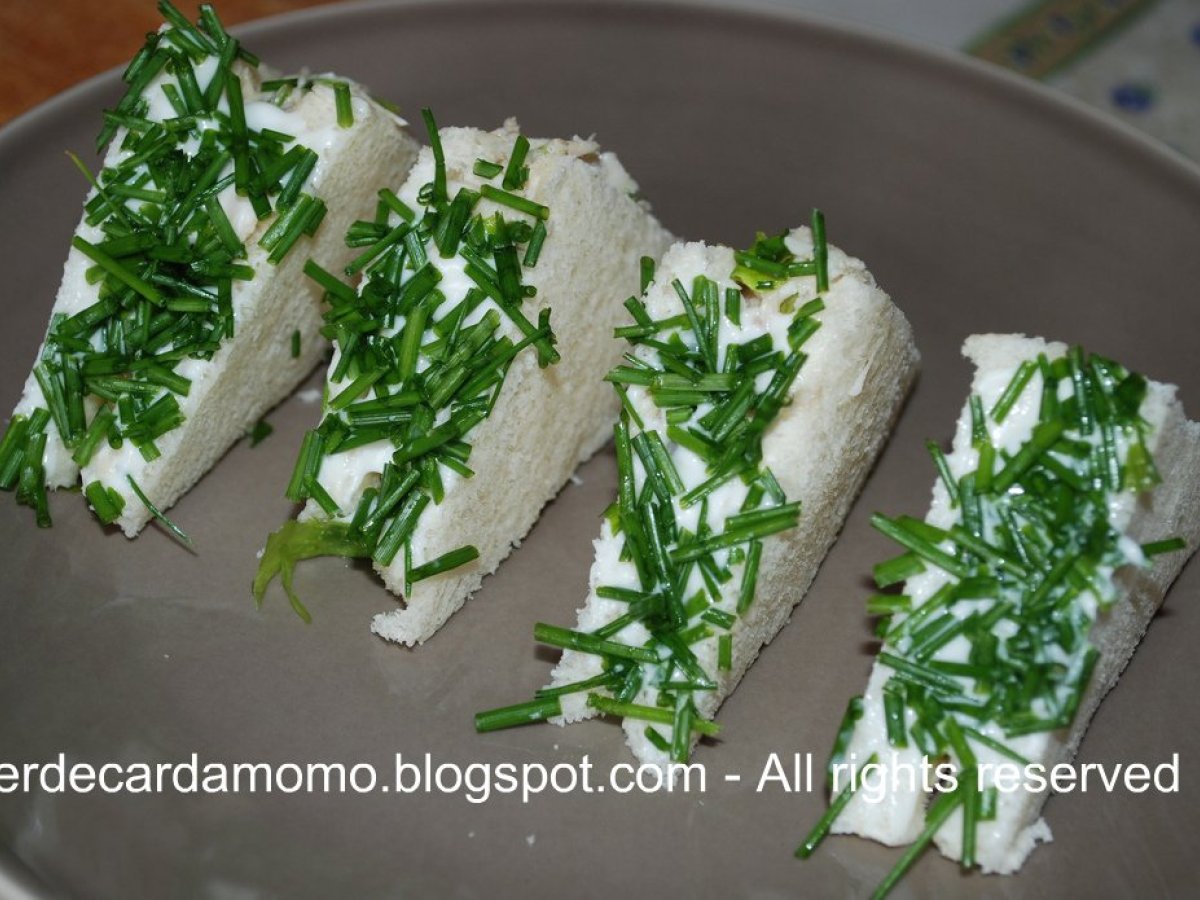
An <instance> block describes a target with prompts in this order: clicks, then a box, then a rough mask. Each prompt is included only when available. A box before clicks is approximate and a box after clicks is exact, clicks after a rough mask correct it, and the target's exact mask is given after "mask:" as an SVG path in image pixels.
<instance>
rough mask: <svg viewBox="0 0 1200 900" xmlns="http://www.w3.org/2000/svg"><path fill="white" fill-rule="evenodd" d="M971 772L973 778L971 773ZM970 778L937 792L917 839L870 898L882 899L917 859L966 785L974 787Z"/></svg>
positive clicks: (955, 806)
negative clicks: (956, 786) (947, 791)
mask: <svg viewBox="0 0 1200 900" xmlns="http://www.w3.org/2000/svg"><path fill="white" fill-rule="evenodd" d="M971 774H972V778H973V773H971ZM970 780H971V779H969V778H965V777H964V779H963V780H962V781H960V783H959V787H958V789H957V790H955V791H953V792H950V793H945V794H939V795H938V797H937V799H936V800H934V801H933V803H932V805H931V806H930V807H929V811H928V812H927V813H926V814H925V827H924V828H923V829H922V831H921V833H920V835H918V836H917V839H916V840H915V841H914V842H913V843H912V844H911V845H910V846H909V848H908V849H907V850H906V851H905V852H904V854H903V855H902V856H901V857H900V860H899V861H898V862H897V863H896V865H895V867H894V868H893V869H892V871H891V872H889V873H888V875H887V877H886V878H884V879H883V881H882V882H881V883H880V885H879V887H877V888H875V892H874V893H873V894H872V895H871V898H872V900H882V898H883V897H886V896H887V895H888V894H890V893H891V891H892V888H894V887H895V886H896V884H897V882H899V881H900V879H901V878H903V877H904V873H905V872H907V871H908V870H909V869H910V868H911V867H912V864H913V863H915V862H916V861H917V857H919V856H920V855H921V854H922V853H923V852H924V850H925V848H926V847H927V846H929V843H930V841H932V840H933V836H934V835H935V834H937V832H938V829H940V828H941V827H942V825H944V824H945V823H946V820H947V819H949V818H950V814H951V813H952V812H954V810H955V809H957V808H958V805H959V804H960V803H962V802H963V799H964V797H965V793H966V790H967V789H968V787H970V788H971V789H974V788H973V785H969V781H970Z"/></svg>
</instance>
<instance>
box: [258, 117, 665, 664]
mask: <svg viewBox="0 0 1200 900" xmlns="http://www.w3.org/2000/svg"><path fill="white" fill-rule="evenodd" d="M425 116H426V124H427V126H428V128H429V134H430V143H431V147H430V148H429V149H425V150H422V152H421V156H420V158H419V159H418V161H417V164H416V166H415V167H414V169H413V171H412V173H411V174H410V175H409V177H408V180H407V181H406V182H404V183H403V185H402V186H401V187H400V188H399V189H398V190H397V191H396V193H394V194H392V193H390V192H386V193H385V197H386V199H387V207H388V208H387V209H386V210H384V211H383V212H382V213H381V215H380V216H378V217H377V218H376V220H375V221H373V222H360V223H358V224H357V225H355V226H354V228H353V229H352V230H351V232H350V234H349V235H348V240H350V241H351V242H353V243H355V244H356V245H358V246H360V247H361V248H362V249H361V254H360V256H359V257H358V259H357V260H356V262H354V263H353V264H352V265H351V266H350V267H348V271H350V272H352V273H355V274H357V273H359V272H361V273H362V275H363V277H362V280H361V283H360V285H359V287H358V290H357V291H356V290H354V289H353V288H351V287H350V286H348V285H347V284H345V283H343V282H342V281H340V280H339V279H337V278H335V277H333V276H332V275H330V274H328V273H322V272H319V271H315V270H314V272H313V274H314V276H315V277H316V278H317V279H319V280H320V281H321V283H322V284H323V285H324V286H325V287H326V289H327V290H328V292H329V302H330V311H329V313H328V315H327V316H326V331H327V334H329V336H330V337H331V338H332V339H333V341H334V346H335V351H334V356H333V361H332V363H331V364H330V368H329V376H328V382H327V389H326V396H325V402H324V408H323V416H322V420H321V423H320V425H319V427H317V428H316V429H314V430H313V431H311V432H309V434H308V435H307V436H306V438H305V441H304V445H303V447H302V449H301V453H300V458H299V460H298V462H297V465H296V470H295V473H294V475H293V478H292V482H291V485H290V487H289V496H290V497H291V498H292V499H294V500H297V501H307V503H306V505H305V507H304V509H303V511H302V513H301V515H300V520H299V521H298V522H291V523H288V524H287V525H285V527H284V528H283V529H282V530H281V531H279V532H276V533H275V534H274V535H272V537H271V539H270V541H269V542H268V545H267V548H266V551H265V552H264V555H263V561H262V566H261V567H260V570H259V577H258V578H257V579H256V582H255V593H256V596H258V597H259V599H260V600H261V598H262V594H263V591H264V590H265V587H266V584H267V583H268V582H269V581H270V579H271V578H272V577H273V576H274V575H275V574H276V573H277V572H278V573H280V574H281V575H282V579H281V580H282V581H283V585H284V588H285V589H286V590H287V591H288V594H289V597H291V599H292V602H293V605H294V606H296V608H297V610H298V611H300V612H301V614H303V607H302V606H300V604H299V601H298V600H297V598H296V597H295V596H294V594H293V593H292V591H291V588H290V578H291V567H292V564H293V563H294V561H295V560H296V559H298V558H302V557H306V556H315V555H326V554H332V555H343V556H359V557H365V558H370V559H371V560H373V562H374V566H375V569H376V571H377V572H378V573H379V574H380V576H382V578H383V582H384V584H385V586H386V587H387V588H388V589H389V590H390V591H392V592H393V593H395V594H398V595H400V596H401V597H402V598H403V603H402V605H400V606H398V607H396V608H394V609H392V610H390V611H388V612H384V613H380V614H379V615H377V616H376V617H375V619H374V622H373V623H372V630H374V631H375V632H376V633H377V634H379V635H381V636H382V637H385V638H387V639H388V640H393V641H398V642H401V643H404V644H409V645H412V644H416V643H422V642H424V641H426V640H427V639H428V638H429V637H430V636H432V635H433V634H434V632H436V631H437V630H438V628H440V627H441V625H442V624H443V623H444V622H445V621H446V620H447V619H448V618H449V617H450V616H451V615H452V614H453V613H454V612H455V611H456V610H458V609H459V608H460V607H461V606H462V605H463V603H464V602H465V601H466V599H467V598H468V597H469V596H470V595H471V594H472V593H474V592H475V591H476V590H477V589H478V588H479V586H480V583H481V581H482V579H483V577H484V576H485V575H487V574H489V573H491V572H493V571H495V569H496V567H497V566H498V565H499V564H500V562H501V560H503V559H504V557H505V556H507V555H508V553H509V552H510V551H511V549H512V547H513V546H514V545H515V544H516V543H518V542H519V541H520V540H521V539H522V538H523V537H524V536H525V534H526V533H527V532H528V531H529V529H530V528H531V527H532V526H533V523H534V522H535V521H536V520H537V517H538V514H539V513H540V511H541V509H542V507H543V506H544V505H545V504H546V502H547V501H549V500H550V499H551V498H552V497H553V496H554V495H555V494H556V493H557V492H558V491H559V489H560V488H561V487H562V486H563V484H565V483H566V481H567V479H568V478H569V477H570V475H571V473H572V472H573V471H574V470H575V468H576V467H577V466H578V465H579V463H581V462H582V461H583V460H585V459H587V458H588V457H589V456H591V455H592V454H593V453H594V452H595V451H596V450H597V449H598V448H599V447H600V446H601V445H602V444H603V443H604V442H605V441H606V440H607V439H608V435H609V434H610V432H611V426H612V422H613V420H614V419H615V418H616V412H617V408H616V407H617V402H616V398H615V397H614V396H613V395H612V392H611V390H609V389H608V388H607V386H606V385H605V384H604V382H603V377H604V373H605V372H607V371H608V370H609V369H610V368H611V367H612V366H613V365H614V364H615V363H616V362H617V361H618V360H619V358H620V352H621V348H620V345H619V343H618V342H616V341H614V340H613V339H612V330H613V328H614V326H615V325H616V324H617V322H618V321H619V319H620V317H621V315H622V314H623V310H622V307H621V299H620V298H622V297H624V296H626V295H627V294H629V292H630V291H631V290H633V289H635V288H636V285H637V261H638V259H639V258H640V257H642V256H643V255H646V254H654V255H657V254H659V253H661V252H662V251H663V249H664V248H665V247H666V245H667V243H668V242H669V240H670V237H669V235H668V234H667V232H666V231H665V230H664V229H663V228H662V226H661V225H659V224H658V222H657V221H656V220H655V219H654V217H653V216H652V215H651V214H650V212H649V211H648V210H647V208H646V207H645V205H644V204H642V203H641V202H639V201H638V200H637V199H636V198H635V197H634V194H635V193H636V185H635V184H634V182H633V181H632V180H631V179H630V177H629V176H628V175H627V174H626V173H625V170H624V169H623V168H622V167H621V165H620V163H619V162H618V161H617V159H616V157H615V156H613V155H612V154H610V153H602V152H601V151H600V149H599V148H598V147H597V145H596V144H595V143H594V142H593V141H590V140H580V139H575V140H530V139H527V138H526V137H524V136H523V135H521V134H520V132H519V130H518V128H517V125H516V123H515V122H513V121H509V122H508V123H506V124H505V125H504V127H502V128H500V129H499V130H496V131H492V132H484V131H478V130H475V129H471V128H446V129H443V130H441V131H440V132H439V131H438V130H437V126H436V123H434V121H433V117H432V115H431V114H430V113H429V112H428V111H426V112H425Z"/></svg>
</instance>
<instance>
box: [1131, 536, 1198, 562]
mask: <svg viewBox="0 0 1200 900" xmlns="http://www.w3.org/2000/svg"><path fill="white" fill-rule="evenodd" d="M1186 549H1187V541H1185V540H1184V539H1183V538H1181V537H1173V538H1167V539H1166V540H1162V541H1151V542H1150V543H1148V544H1142V555H1143V556H1145V557H1146V558H1147V559H1149V558H1151V557H1154V556H1160V555H1162V554H1163V553H1173V552H1174V551H1176V550H1186Z"/></svg>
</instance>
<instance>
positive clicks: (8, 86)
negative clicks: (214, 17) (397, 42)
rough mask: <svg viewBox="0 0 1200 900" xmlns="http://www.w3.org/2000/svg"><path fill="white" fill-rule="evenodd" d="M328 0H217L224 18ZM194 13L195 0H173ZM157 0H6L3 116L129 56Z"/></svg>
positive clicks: (1, 49)
mask: <svg viewBox="0 0 1200 900" xmlns="http://www.w3.org/2000/svg"><path fill="white" fill-rule="evenodd" d="M323 2H329V0H217V4H216V6H217V12H218V13H219V14H220V16H221V19H222V21H224V23H225V24H226V25H236V24H237V23H239V22H246V21H249V20H251V19H261V18H263V17H265V16H272V15H275V14H277V13H282V12H288V11H290V10H294V9H301V8H303V7H306V6H316V5H318V4H320V3H323ZM175 3H176V6H178V7H179V8H180V9H181V10H182V11H183V12H184V13H185V14H188V15H192V16H194V15H195V11H196V6H197V4H196V3H195V2H192V0H175ZM161 21H162V20H161V17H160V16H159V13H158V9H157V6H156V3H155V0H49V2H47V0H0V124H3V123H4V122H7V121H9V120H10V119H12V118H13V117H15V116H18V115H20V114H21V113H23V112H25V111H26V110H28V109H31V108H33V107H34V106H37V104H39V103H41V102H42V101H43V100H47V99H49V98H50V97H53V96H54V95H55V94H57V93H59V92H60V91H62V90H64V89H66V88H69V87H70V86H71V85H73V84H76V83H77V82H80V81H83V80H84V79H86V78H90V77H91V76H92V75H96V74H97V73H99V72H103V71H105V70H106V69H110V68H112V67H113V66H119V65H123V64H124V63H126V62H127V61H128V60H129V58H130V57H131V56H132V55H133V54H134V53H135V52H137V50H138V48H139V47H140V46H141V44H142V39H143V35H144V34H145V33H146V32H148V31H153V30H154V29H156V28H157V27H158V25H159V23H160V22H161Z"/></svg>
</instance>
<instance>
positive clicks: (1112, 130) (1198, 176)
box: [0, 0, 1200, 190]
mask: <svg viewBox="0 0 1200 900" xmlns="http://www.w3.org/2000/svg"><path fill="white" fill-rule="evenodd" d="M471 7H476V8H482V9H499V8H504V9H506V10H508V11H512V10H514V9H520V8H524V9H526V10H528V9H535V8H536V9H541V10H543V11H545V12H546V13H547V14H549V15H559V14H561V12H562V11H564V10H566V11H570V12H571V13H574V14H578V13H579V12H581V11H587V10H592V11H595V12H598V11H601V10H603V12H604V13H605V14H606V15H610V16H612V17H614V18H618V19H620V18H627V17H628V16H630V15H640V14H653V13H655V12H658V13H664V12H675V13H679V12H683V13H692V14H704V15H708V16H715V17H721V18H729V19H735V20H740V21H743V22H747V23H757V24H760V25H761V24H766V23H774V24H776V25H783V26H785V27H788V28H795V29H799V30H801V31H805V32H809V33H817V34H820V33H824V34H826V35H828V36H831V37H834V38H837V39H840V40H844V41H849V42H850V43H853V44H855V45H856V46H858V47H860V48H862V49H863V50H865V51H866V52H868V53H870V54H871V55H873V56H877V57H881V58H886V57H888V56H892V57H894V58H895V59H896V60H897V61H898V63H899V64H900V66H901V67H902V68H911V67H913V66H924V67H930V68H933V69H934V70H936V71H937V72H938V74H939V75H940V76H941V77H942V78H943V79H944V78H946V76H947V73H957V74H958V75H961V76H966V78H968V79H969V80H970V82H971V83H970V84H967V85H965V86H964V89H966V90H976V91H980V90H982V91H985V92H986V91H987V90H992V91H997V92H999V93H1000V94H1002V95H1005V96H1008V97H1011V98H1012V99H1014V100H1015V101H1017V102H1019V103H1023V104H1026V105H1027V106H1030V107H1031V108H1032V109H1036V110H1038V111H1039V112H1043V113H1059V114H1061V115H1063V116H1065V117H1066V118H1065V119H1064V120H1063V121H1062V122H1060V123H1059V124H1058V125H1057V126H1056V127H1059V128H1068V129H1069V128H1072V127H1075V128H1080V127H1082V128H1086V129H1088V130H1091V131H1093V132H1095V133H1096V134H1097V136H1098V137H1099V138H1101V139H1102V140H1105V141H1108V142H1109V143H1110V145H1111V146H1112V148H1113V149H1116V148H1117V147H1123V148H1124V149H1126V150H1128V151H1131V152H1134V153H1136V154H1138V155H1140V156H1142V157H1143V158H1144V159H1145V161H1146V162H1147V163H1149V164H1152V165H1154V166H1156V167H1157V168H1158V169H1159V170H1160V171H1161V172H1162V173H1163V174H1167V173H1170V174H1171V175H1173V176H1174V177H1176V178H1179V179H1181V180H1183V181H1185V182H1190V184H1191V187H1192V188H1194V189H1196V190H1200V160H1192V159H1190V158H1189V157H1187V156H1185V155H1184V154H1183V153H1182V152H1181V151H1178V150H1176V149H1175V148H1173V147H1171V146H1170V145H1169V144H1167V143H1165V142H1163V141H1161V140H1159V139H1158V138H1155V137H1153V136H1152V135H1150V134H1148V133H1147V132H1145V131H1142V130H1141V129H1139V128H1137V127H1135V126H1134V125H1132V124H1130V123H1128V122H1125V121H1124V120H1122V119H1119V118H1117V117H1116V116H1113V115H1110V114H1109V113H1106V112H1105V111H1103V110H1102V109H1100V108H1099V107H1096V106H1094V105H1092V104H1090V103H1087V102H1085V101H1083V100H1081V99H1079V98H1077V97H1074V96H1072V95H1070V94H1068V93H1066V92H1064V91H1060V90H1058V89H1056V88H1053V87H1050V86H1049V85H1047V84H1045V83H1043V82H1041V81H1037V80H1035V79H1032V78H1029V77H1028V76H1025V75H1021V74H1019V73H1016V72H1013V71H1010V70H1008V69H1005V68H1003V67H1001V66H998V65H996V64H994V63H989V62H987V61H985V60H980V59H976V58H975V57H972V56H971V55H970V54H968V53H966V52H965V51H962V50H955V49H951V48H947V47H941V46H938V45H936V44H925V43H922V42H920V41H917V40H915V39H912V38H909V37H906V36H903V35H896V34H892V33H890V32H887V31H884V30H882V29H880V28H875V27H872V26H869V25H863V24H859V23H854V22H847V21H843V20H839V19H836V18H833V17H831V16H828V15H822V14H820V13H815V12H812V11H808V10H802V9H794V8H790V7H786V6H784V5H783V0H345V2H338V0H333V2H325V3H322V4H320V5H318V6H310V7H306V8H304V9H297V10H291V11H288V12H283V13H277V14H274V15H270V16H265V17H262V18H258V19H253V20H250V21H247V22H243V23H240V24H238V25H235V26H231V27H230V29H229V30H230V32H231V33H233V34H235V35H236V36H238V37H239V38H250V39H253V38H254V37H256V36H258V35H261V34H263V33H270V32H272V31H275V30H278V29H285V28H292V27H304V26H307V25H310V24H313V23H320V22H322V21H329V20H338V21H341V20H344V19H353V18H356V17H359V16H368V15H375V14H379V13H383V14H392V15H401V16H403V15H406V14H407V13H408V11H410V10H433V9H460V10H461V9H469V8H471ZM124 68H125V66H124V65H118V66H114V67H112V68H109V69H106V70H104V71H102V72H99V73H97V74H95V75H92V76H90V77H89V78H86V79H84V80H82V81H80V82H78V83H76V84H74V85H72V86H71V87H68V88H66V89H65V90H63V91H61V92H59V93H58V94H55V95H54V96H52V97H50V98H48V99H46V100H43V101H42V102H41V103H39V104H37V105H36V106H34V107H32V108H31V109H28V110H26V111H24V112H22V113H20V114H18V115H17V116H15V117H14V118H12V119H10V120H9V121H8V122H6V123H4V124H3V125H0V157H2V156H3V155H4V154H5V153H6V152H8V151H9V149H10V148H11V147H13V145H14V144H16V143H17V142H19V141H20V140H22V139H23V138H24V137H25V134H26V133H27V132H28V131H30V130H33V129H36V128H37V127H38V126H39V125H40V124H41V123H42V122H43V121H45V120H47V119H53V118H54V117H55V116H56V115H61V114H62V111H63V110H66V109H68V108H69V107H70V106H71V105H72V104H74V103H76V102H78V101H82V100H83V99H84V98H86V97H88V96H90V95H92V94H95V93H99V92H103V91H105V90H109V89H111V88H113V87H115V85H116V83H117V82H119V80H120V77H121V72H122V71H123V70H124Z"/></svg>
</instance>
